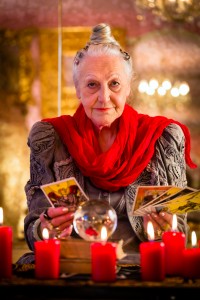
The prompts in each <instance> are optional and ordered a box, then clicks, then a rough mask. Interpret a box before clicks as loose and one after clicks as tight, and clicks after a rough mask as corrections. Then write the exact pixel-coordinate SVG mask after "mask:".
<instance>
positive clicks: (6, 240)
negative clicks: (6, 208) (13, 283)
mask: <svg viewBox="0 0 200 300" xmlns="http://www.w3.org/2000/svg"><path fill="white" fill-rule="evenodd" d="M1 224H3V209H2V208H1V207H0V225H1ZM12 238H13V232H12V227H10V226H2V225H1V226H0V278H11V277H12Z"/></svg>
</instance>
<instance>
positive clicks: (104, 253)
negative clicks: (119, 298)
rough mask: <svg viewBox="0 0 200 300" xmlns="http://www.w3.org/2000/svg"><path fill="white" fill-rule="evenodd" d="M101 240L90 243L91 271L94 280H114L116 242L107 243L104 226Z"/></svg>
mask: <svg viewBox="0 0 200 300" xmlns="http://www.w3.org/2000/svg"><path fill="white" fill-rule="evenodd" d="M101 239H102V242H96V243H91V273H92V280H93V281H96V282H112V281H115V280H116V243H109V242H106V241H105V240H106V239H107V232H106V228H105V227H102V232H101Z"/></svg>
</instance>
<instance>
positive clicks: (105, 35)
mask: <svg viewBox="0 0 200 300" xmlns="http://www.w3.org/2000/svg"><path fill="white" fill-rule="evenodd" d="M89 43H90V44H110V43H112V44H115V45H116V46H119V43H118V42H117V41H116V40H115V38H114V37H113V35H112V32H111V28H110V26H109V25H108V24H106V23H100V24H98V25H96V26H94V27H93V29H92V34H91V37H90V42H89Z"/></svg>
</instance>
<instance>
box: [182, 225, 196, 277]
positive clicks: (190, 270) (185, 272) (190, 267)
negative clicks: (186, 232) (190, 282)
mask: <svg viewBox="0 0 200 300" xmlns="http://www.w3.org/2000/svg"><path fill="white" fill-rule="evenodd" d="M191 240H192V247H193V248H189V249H183V264H182V276H183V277H185V278H188V279H196V278H200V248H196V246H197V238H196V233H195V232H194V231H193V232H192V238H191Z"/></svg>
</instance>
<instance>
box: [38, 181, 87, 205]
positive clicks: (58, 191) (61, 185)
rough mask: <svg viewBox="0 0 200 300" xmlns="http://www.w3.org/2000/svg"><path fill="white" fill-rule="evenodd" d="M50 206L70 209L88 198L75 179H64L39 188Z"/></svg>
mask: <svg viewBox="0 0 200 300" xmlns="http://www.w3.org/2000/svg"><path fill="white" fill-rule="evenodd" d="M40 188H41V189H42V191H43V193H44V194H45V196H46V198H47V199H48V201H49V202H50V204H51V206H54V207H58V206H67V207H70V208H72V209H76V207H77V206H78V205H79V204H80V203H83V202H85V201H87V200H89V198H88V197H87V195H86V194H85V192H84V191H83V189H82V188H81V186H80V185H79V183H78V182H77V180H76V178H75V177H70V178H66V179H63V180H60V181H55V182H52V183H49V184H44V185H42V186H41V187H40Z"/></svg>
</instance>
